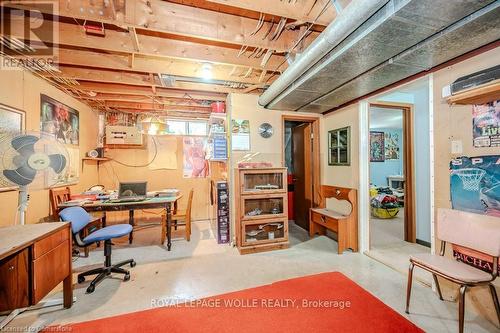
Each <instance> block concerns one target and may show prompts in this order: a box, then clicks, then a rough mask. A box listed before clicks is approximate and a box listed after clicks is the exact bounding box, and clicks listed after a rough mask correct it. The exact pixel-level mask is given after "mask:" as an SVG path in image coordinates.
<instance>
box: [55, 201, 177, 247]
mask: <svg viewBox="0 0 500 333" xmlns="http://www.w3.org/2000/svg"><path fill="white" fill-rule="evenodd" d="M180 198H182V195H178V196H176V197H158V198H148V199H146V200H144V201H137V202H107V201H94V202H91V203H87V204H84V205H82V206H81V207H82V208H83V209H85V210H86V211H88V212H103V213H104V217H103V225H106V212H116V211H126V210H128V211H129V219H128V221H129V224H130V225H131V226H132V227H134V226H135V221H134V211H135V210H140V209H156V208H162V209H165V210H166V212H167V220H166V223H167V225H166V229H167V230H166V233H167V249H168V250H169V251H170V248H171V247H172V230H171V225H172V206H173V205H175V204H176V203H177V201H178V200H179V199H180ZM66 207H70V205H68V204H66V203H62V204H60V205H59V208H61V209H63V208H66ZM162 230H164V228H162ZM162 234H163V232H162ZM164 237H165V235H162V238H161V239H162V241H164V239H165V238H164ZM133 239H134V232H133V231H132V232H131V233H130V235H129V243H130V244H132V241H133ZM162 244H163V242H162Z"/></svg>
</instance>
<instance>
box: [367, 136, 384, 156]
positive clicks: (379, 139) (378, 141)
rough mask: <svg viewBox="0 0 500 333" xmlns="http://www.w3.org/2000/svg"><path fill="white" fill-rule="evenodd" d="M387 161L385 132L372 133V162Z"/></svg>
mask: <svg viewBox="0 0 500 333" xmlns="http://www.w3.org/2000/svg"><path fill="white" fill-rule="evenodd" d="M384 161H385V134H384V132H370V162H384Z"/></svg>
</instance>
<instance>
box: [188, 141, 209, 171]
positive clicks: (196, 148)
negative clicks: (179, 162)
mask: <svg viewBox="0 0 500 333" xmlns="http://www.w3.org/2000/svg"><path fill="white" fill-rule="evenodd" d="M182 140H183V151H184V168H183V177H184V178H205V177H207V176H208V171H209V169H208V161H207V160H206V159H205V154H206V153H205V147H206V144H207V138H205V137H184V138H183V139H182Z"/></svg>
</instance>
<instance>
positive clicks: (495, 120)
mask: <svg viewBox="0 0 500 333" xmlns="http://www.w3.org/2000/svg"><path fill="white" fill-rule="evenodd" d="M472 130H473V140H474V141H473V142H474V147H476V148H479V147H500V100H499V101H495V102H491V103H487V104H482V105H474V106H473V107H472Z"/></svg>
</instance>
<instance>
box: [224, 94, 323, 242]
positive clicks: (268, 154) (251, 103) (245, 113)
mask: <svg viewBox="0 0 500 333" xmlns="http://www.w3.org/2000/svg"><path fill="white" fill-rule="evenodd" d="M258 99H259V96H258V95H251V94H246V95H244V94H229V96H228V105H227V110H228V112H229V113H230V116H231V118H232V119H247V120H249V121H250V151H231V170H230V177H231V178H230V179H231V183H232V184H234V177H235V172H234V169H235V168H236V167H237V164H238V161H240V160H241V159H242V158H243V156H245V155H247V154H254V153H259V154H258V155H257V156H255V157H254V158H253V159H252V162H260V161H265V162H271V163H272V164H273V166H276V167H281V166H282V165H283V131H284V128H283V122H282V118H281V117H282V115H285V114H291V115H299V116H300V115H302V116H307V117H314V116H317V117H318V118H319V119H320V130H321V133H320V135H321V138H320V145H321V148H320V149H321V152H322V153H323V147H324V141H323V140H324V137H325V136H326V134H323V133H325V131H324V130H323V129H322V127H321V123H322V115H316V114H313V113H300V112H282V111H277V110H266V109H264V108H262V107H261V106H260V105H259V104H258ZM264 122H266V123H269V124H271V125H272V126H273V128H274V134H273V136H271V137H270V138H267V139H265V138H262V137H261V136H260V135H259V132H258V128H259V125H260V124H262V123H264ZM323 165H324V163H321V168H322V167H323ZM232 186H233V187H232V193H235V188H234V185H232ZM234 212H235V201H234V195H232V196H231V219H232V230H233V237H234V221H235V214H234Z"/></svg>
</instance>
